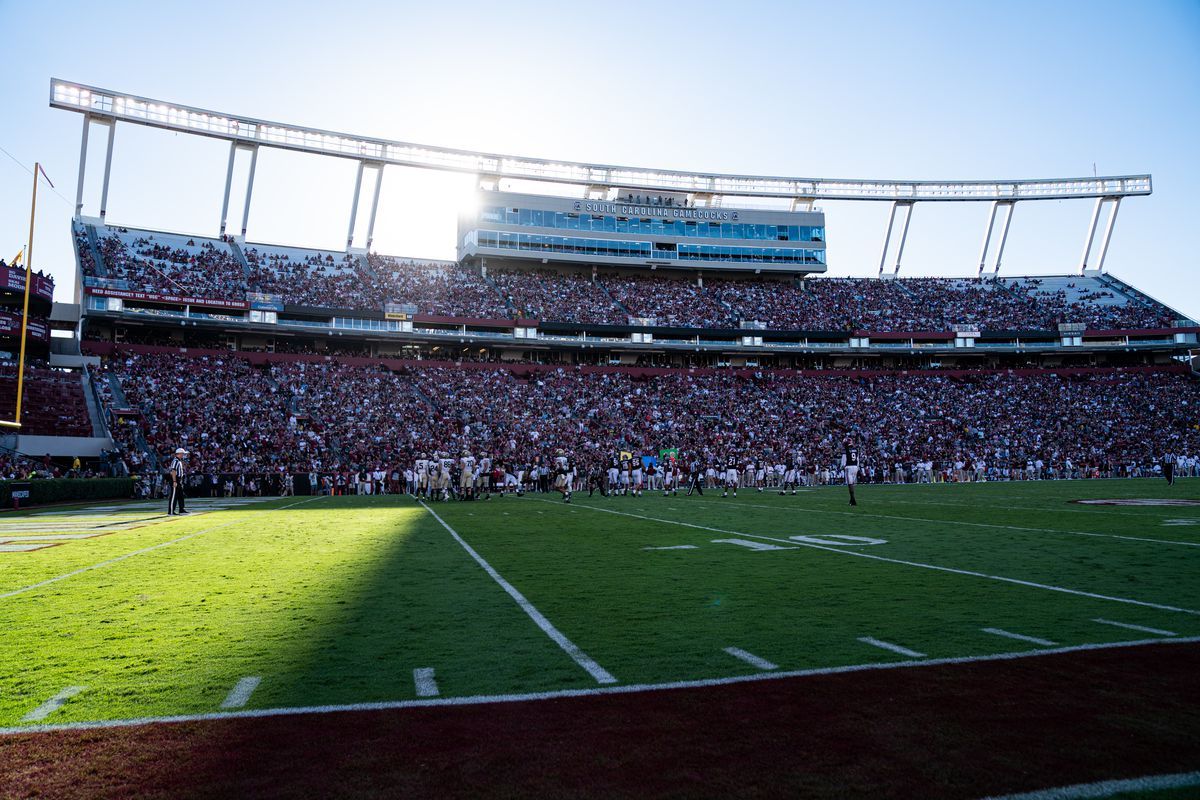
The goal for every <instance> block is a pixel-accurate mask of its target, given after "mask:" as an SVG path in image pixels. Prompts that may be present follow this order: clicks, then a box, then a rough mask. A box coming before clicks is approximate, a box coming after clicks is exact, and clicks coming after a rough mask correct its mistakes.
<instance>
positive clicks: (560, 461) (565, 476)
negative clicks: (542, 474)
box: [554, 448, 574, 503]
mask: <svg viewBox="0 0 1200 800" xmlns="http://www.w3.org/2000/svg"><path fill="white" fill-rule="evenodd" d="M573 471H574V467H573V465H572V464H571V460H570V459H569V458H567V454H566V453H565V452H563V450H562V448H559V449H558V450H556V451H555V453H554V488H555V490H556V491H559V492H562V496H563V502H564V503H569V502H571V480H572V478H573V476H572V475H571V473H572V472H573Z"/></svg>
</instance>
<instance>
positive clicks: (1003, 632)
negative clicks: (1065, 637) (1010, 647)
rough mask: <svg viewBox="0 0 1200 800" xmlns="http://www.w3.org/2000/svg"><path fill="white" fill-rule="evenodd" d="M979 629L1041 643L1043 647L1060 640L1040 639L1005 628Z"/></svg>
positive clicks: (1018, 639) (1019, 639)
mask: <svg viewBox="0 0 1200 800" xmlns="http://www.w3.org/2000/svg"><path fill="white" fill-rule="evenodd" d="M979 630H981V631H983V632H984V633H990V634H992V635H993V636H1004V637H1006V638H1009V639H1016V640H1017V641H1019V642H1030V643H1032V644H1039V645H1041V646H1042V647H1054V645H1056V644H1058V642H1052V641H1050V640H1049V639H1039V638H1038V637H1036V636H1026V635H1025V634H1023V633H1013V632H1012V631H1006V630H1004V629H1003V628H980V629H979Z"/></svg>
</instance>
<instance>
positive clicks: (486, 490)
mask: <svg viewBox="0 0 1200 800" xmlns="http://www.w3.org/2000/svg"><path fill="white" fill-rule="evenodd" d="M475 476H476V477H475V492H476V493H477V494H478V493H479V491H481V490H482V491H483V499H484V500H491V499H492V457H491V456H489V455H488V454H487V453H484V454H483V455H481V456H480V457H479V466H478V467H477V468H476V470H475Z"/></svg>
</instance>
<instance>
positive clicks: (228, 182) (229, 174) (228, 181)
mask: <svg viewBox="0 0 1200 800" xmlns="http://www.w3.org/2000/svg"><path fill="white" fill-rule="evenodd" d="M235 156H237V142H230V143H229V167H228V168H227V169H226V170H225V199H224V200H222V201H221V235H222V236H224V235H225V220H226V218H227V217H228V216H229V190H230V189H231V188H232V187H233V159H234V157H235Z"/></svg>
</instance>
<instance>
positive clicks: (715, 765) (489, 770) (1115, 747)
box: [0, 644, 1200, 798]
mask: <svg viewBox="0 0 1200 800" xmlns="http://www.w3.org/2000/svg"><path fill="white" fill-rule="evenodd" d="M1196 769H1200V644H1179V645H1149V646H1143V647H1134V648H1117V649H1110V650H1096V651H1087V652H1077V653H1067V654H1060V655H1053V656H1044V657H1038V658H1027V659H1019V660H1014V661H991V662H987V661H985V662H978V663H973V664H957V665H942V666H932V667H923V668H916V669H895V670H883V671H869V672H859V673H846V674H839V675H823V676H811V677H803V678H788V679H780V680H773V681H764V682H754V683H744V684H733V685H728V686H720V687H713V688H704V689H681V690H671V691H656V692H646V693H637V694H625V695H607V696H595V697H583V698H568V699H559V700H545V701H532V702H521V703H504V704H494V705H476V706H460V707H440V708H421V709H407V710H395V711H379V712H351V713H335V714H324V715H300V716H286V717H271V718H264V719H233V720H216V721H208V722H195V723H181V724H159V725H144V726H137V727H131V728H116V729H107V730H93V731H61V732H51V733H40V734H29V735H24V734H22V735H16V736H7V737H0V797H4V798H9V797H20V798H24V797H38V798H43V797H46V798H51V797H53V798H57V797H80V798H83V797H87V798H97V797H153V798H225V797H296V796H312V797H356V798H358V797H380V796H388V797H395V796H404V797H439V798H441V797H479V796H491V797H514V798H515V797H542V796H552V797H731V796H737V797H792V798H794V797H820V798H844V797H872V798H880V797H922V798H967V797H979V796H982V795H987V794H999V793H1006V792H1017V791H1028V790H1032V789H1039V788H1045V787H1050V786H1059V785H1064V784H1073V783H1083V782H1091V781H1098V780H1107V779H1113V778H1129V777H1136V776H1140V775H1147V774H1156V773H1169V772H1187V771H1193V770H1196Z"/></svg>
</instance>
